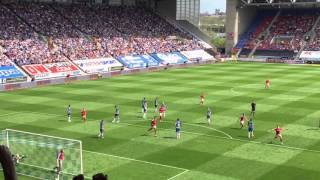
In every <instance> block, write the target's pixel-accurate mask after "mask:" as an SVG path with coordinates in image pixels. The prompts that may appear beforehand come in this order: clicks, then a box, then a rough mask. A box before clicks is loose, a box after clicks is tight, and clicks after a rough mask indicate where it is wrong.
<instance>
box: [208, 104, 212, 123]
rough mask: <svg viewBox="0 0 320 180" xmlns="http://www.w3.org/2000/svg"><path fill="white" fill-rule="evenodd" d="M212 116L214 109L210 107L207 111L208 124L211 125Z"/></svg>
mask: <svg viewBox="0 0 320 180" xmlns="http://www.w3.org/2000/svg"><path fill="white" fill-rule="evenodd" d="M211 117H212V111H211V109H210V108H209V107H208V111H207V121H208V125H209V126H210V124H211Z"/></svg>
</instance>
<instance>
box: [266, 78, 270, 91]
mask: <svg viewBox="0 0 320 180" xmlns="http://www.w3.org/2000/svg"><path fill="white" fill-rule="evenodd" d="M265 88H266V89H269V88H270V80H269V79H267V80H266V85H265Z"/></svg>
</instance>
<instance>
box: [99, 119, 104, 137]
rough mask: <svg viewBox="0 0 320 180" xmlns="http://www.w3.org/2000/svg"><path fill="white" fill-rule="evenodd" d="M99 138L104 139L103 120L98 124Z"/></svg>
mask: <svg viewBox="0 0 320 180" xmlns="http://www.w3.org/2000/svg"><path fill="white" fill-rule="evenodd" d="M98 137H99V138H104V120H101V121H100V123H99V135H98Z"/></svg>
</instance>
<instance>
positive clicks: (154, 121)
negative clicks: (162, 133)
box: [148, 116, 157, 137]
mask: <svg viewBox="0 0 320 180" xmlns="http://www.w3.org/2000/svg"><path fill="white" fill-rule="evenodd" d="M152 130H153V132H154V137H157V118H156V117H155V116H154V117H153V119H152V121H151V127H150V129H149V130H148V132H150V131H152Z"/></svg>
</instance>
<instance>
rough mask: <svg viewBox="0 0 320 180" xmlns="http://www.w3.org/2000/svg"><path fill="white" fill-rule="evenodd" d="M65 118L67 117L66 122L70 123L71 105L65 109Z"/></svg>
mask: <svg viewBox="0 0 320 180" xmlns="http://www.w3.org/2000/svg"><path fill="white" fill-rule="evenodd" d="M66 111H67V116H68V122H71V114H72V109H71V105H70V104H69V106H68V107H67V110H66Z"/></svg>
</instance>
